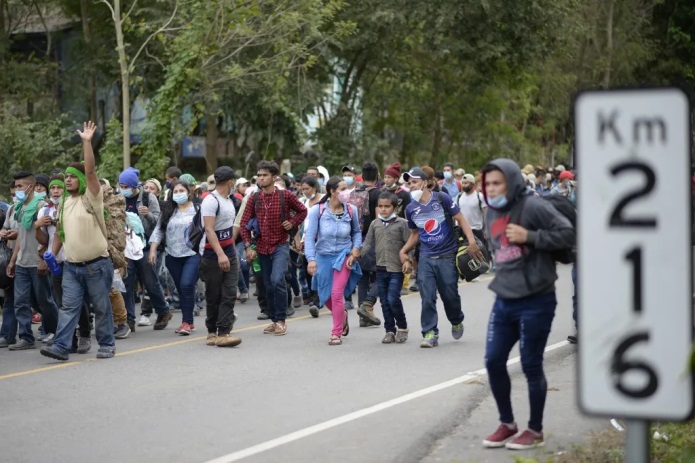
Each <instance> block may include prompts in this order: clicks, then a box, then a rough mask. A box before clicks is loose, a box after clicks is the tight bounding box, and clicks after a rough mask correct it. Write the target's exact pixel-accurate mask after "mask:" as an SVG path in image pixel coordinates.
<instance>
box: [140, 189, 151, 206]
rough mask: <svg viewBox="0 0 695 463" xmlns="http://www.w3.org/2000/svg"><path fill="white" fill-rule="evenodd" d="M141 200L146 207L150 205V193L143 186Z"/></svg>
mask: <svg viewBox="0 0 695 463" xmlns="http://www.w3.org/2000/svg"><path fill="white" fill-rule="evenodd" d="M140 202H141V203H142V205H143V206H145V207H150V193H149V192H147V191H145V189H144V188H143V189H142V190H140Z"/></svg>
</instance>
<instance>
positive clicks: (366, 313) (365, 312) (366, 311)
mask: <svg viewBox="0 0 695 463" xmlns="http://www.w3.org/2000/svg"><path fill="white" fill-rule="evenodd" d="M357 313H358V314H359V315H360V317H361V318H364V319H366V321H367V323H369V325H372V326H380V325H381V320H379V317H377V316H376V315H374V306H373V305H372V303H371V302H367V301H365V302H363V303H362V304H360V307H359V309H357ZM369 325H368V326H369Z"/></svg>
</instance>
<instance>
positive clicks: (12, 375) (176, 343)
mask: <svg viewBox="0 0 695 463" xmlns="http://www.w3.org/2000/svg"><path fill="white" fill-rule="evenodd" d="M492 278H493V277H489V278H485V279H481V280H479V282H480V283H483V282H485V281H489V280H491V279H492ZM467 284H470V283H468V282H466V281H464V282H463V283H461V284H460V285H459V286H464V285H467ZM418 294H419V293H418V292H417V291H416V292H412V293H410V294H405V295H403V296H402V297H411V296H416V295H418ZM325 311H327V309H323V310H322V311H321V312H325ZM308 318H311V315H302V316H301V317H296V318H291V319H288V320H287V322H288V323H290V322H295V321H299V320H306V319H308ZM265 326H266V325H265V323H264V324H261V325H252V326H247V327H244V328H240V329H238V330H234V333H241V332H243V331H251V330H256V329H260V328H263V327H265ZM203 339H205V336H190V337H187V338H186V339H181V340H179V341H171V342H166V343H164V344H157V345H154V346H149V347H142V348H140V349H133V350H128V351H125V352H119V353H117V354H116V357H124V356H126V355H133V354H140V353H142V352H148V351H151V350H157V349H163V348H165V347H172V346H179V345H182V344H188V343H191V342H195V341H201V340H203ZM95 360H97V359H96V358H88V359H84V360H76V361H72V362H66V363H58V364H56V365H49V366H46V367H41V368H34V369H33V370H26V371H19V372H17V373H9V374H6V375H2V376H0V381H1V380H3V379H11V378H18V377H20V376H28V375H33V374H36V373H42V372H44V371H51V370H58V369H61V368H67V367H71V366H75V365H81V364H83V363H88V362H94V361H95Z"/></svg>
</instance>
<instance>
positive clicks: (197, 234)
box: [183, 195, 220, 251]
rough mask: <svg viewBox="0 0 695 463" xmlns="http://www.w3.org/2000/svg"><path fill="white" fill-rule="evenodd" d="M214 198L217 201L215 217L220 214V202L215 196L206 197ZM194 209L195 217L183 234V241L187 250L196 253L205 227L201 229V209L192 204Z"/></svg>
mask: <svg viewBox="0 0 695 463" xmlns="http://www.w3.org/2000/svg"><path fill="white" fill-rule="evenodd" d="M208 196H212V197H213V198H215V201H217V211H216V212H215V217H217V215H218V214H219V213H220V200H219V199H217V196H215V195H208ZM193 207H194V208H195V215H194V216H193V221H192V222H191V223H190V224H189V225H188V227H186V231H185V232H184V233H183V239H184V242H185V243H186V246H188V249H190V250H192V251H197V250H198V249H199V248H200V242H201V241H202V240H203V236H205V227H203V217H202V212H201V209H202V208H201V207H200V206H199V205H197V204H196V203H193Z"/></svg>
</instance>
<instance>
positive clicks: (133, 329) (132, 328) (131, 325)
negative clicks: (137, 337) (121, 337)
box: [128, 320, 135, 333]
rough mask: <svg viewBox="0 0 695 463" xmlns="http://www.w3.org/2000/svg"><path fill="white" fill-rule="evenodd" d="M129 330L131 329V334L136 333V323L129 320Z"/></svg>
mask: <svg viewBox="0 0 695 463" xmlns="http://www.w3.org/2000/svg"><path fill="white" fill-rule="evenodd" d="M128 328H130V332H131V333H135V322H134V321H130V320H128Z"/></svg>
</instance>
